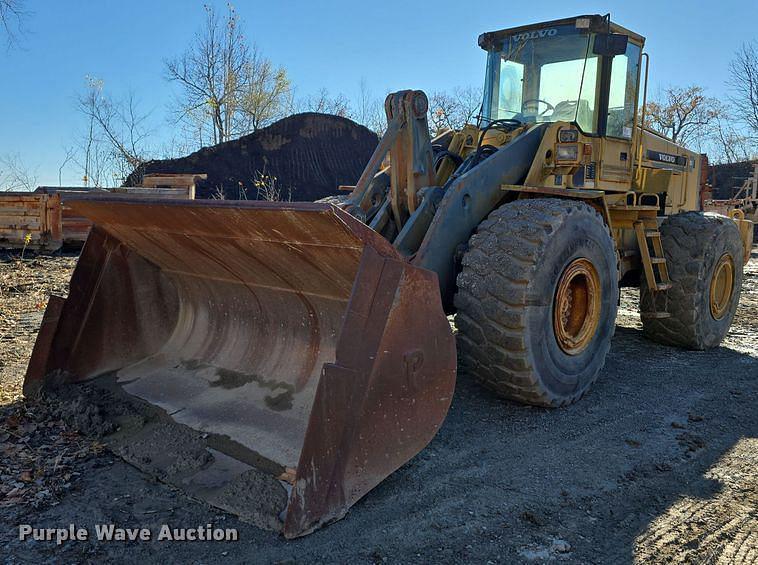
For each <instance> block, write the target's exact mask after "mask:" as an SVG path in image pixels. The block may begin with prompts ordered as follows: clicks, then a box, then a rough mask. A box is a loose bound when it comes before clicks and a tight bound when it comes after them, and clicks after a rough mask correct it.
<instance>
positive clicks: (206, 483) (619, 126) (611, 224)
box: [24, 15, 752, 537]
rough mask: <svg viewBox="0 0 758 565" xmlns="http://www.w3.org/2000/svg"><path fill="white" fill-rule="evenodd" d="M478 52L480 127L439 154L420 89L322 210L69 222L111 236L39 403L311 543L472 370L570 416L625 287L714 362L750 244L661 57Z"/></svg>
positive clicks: (639, 49) (116, 200)
mask: <svg viewBox="0 0 758 565" xmlns="http://www.w3.org/2000/svg"><path fill="white" fill-rule="evenodd" d="M479 45H480V46H481V47H482V49H484V50H485V52H486V56H487V67H486V73H485V87H484V100H483V105H482V110H481V115H480V116H479V118H478V122H477V124H471V125H466V126H465V127H463V128H462V129H460V130H457V131H444V132H439V133H438V134H436V135H435V136H434V137H431V135H430V132H429V126H428V121H427V113H428V109H429V108H428V101H427V98H426V96H425V95H424V93H423V92H421V91H417V90H407V91H401V92H396V93H393V94H390V95H389V96H388V97H387V99H386V103H385V111H386V115H387V120H388V126H387V130H386V133H385V134H384V136H383V137H382V139H381V140H380V142H379V144H378V146H377V148H376V151H375V152H374V154H373V156H372V157H371V159H370V160H369V162H368V164H367V165H366V168H365V171H364V172H363V174H362V176H361V177H360V179H359V180H358V181H357V183H356V185H355V186H354V187H343V188H346V190H347V191H349V192H347V191H346V192H345V194H344V195H343V196H341V197H339V198H335V199H332V200H331V201H329V202H317V203H291V202H247V201H245V202H232V201H197V200H196V201H158V200H153V201H148V200H145V199H140V200H139V201H137V200H133V199H129V198H128V197H118V196H113V197H112V198H109V199H108V200H107V201H105V200H104V199H103V198H98V199H97V200H88V199H87V197H86V196H85V197H82V198H81V199H79V200H78V201H76V202H72V203H71V207H72V208H74V209H76V211H78V212H79V213H81V215H82V216H86V217H87V218H89V219H90V220H92V221H93V223H94V226H95V227H94V228H93V230H92V232H91V235H90V236H89V239H88V240H87V242H86V245H85V247H84V250H83V252H82V254H81V257H80V259H79V262H78V264H77V267H76V269H75V271H74V273H73V276H72V279H71V284H70V292H69V294H68V297H67V298H65V299H63V298H59V297H51V299H50V302H49V304H48V307H47V310H46V312H45V315H44V320H43V324H42V327H41V329H40V332H39V336H38V338H37V342H36V344H35V347H34V351H33V355H32V358H31V361H30V364H29V368H28V372H27V375H26V380H25V389H24V390H25V392H26V394H28V395H31V394H34V393H36V392H38V391H40V390H42V389H45V390H50V391H59V393H60V394H63V393H64V391H70V390H72V389H74V388H76V387H73V386H70V385H73V384H74V383H76V386H77V387H79V388H80V389H81V390H85V389H86V390H89V391H90V392H89V393H88V394H89V396H88V398H90V399H91V401H92V402H93V403H98V402H99V403H101V405H102V406H101V408H102V412H103V413H102V415H103V417H110V418H112V419H113V421H114V422H115V430H116V431H115V432H114V433H113V434H112V435H113V436H114V437H115V436H118V438H120V439H119V441H120V442H121V443H118V442H116V444H117V445H120V446H121V448H118V449H120V451H119V450H118V449H117V452H119V453H121V454H122V455H124V457H125V458H126V459H127V460H129V461H130V462H132V463H133V464H135V465H136V466H138V467H140V468H143V469H146V470H148V471H150V472H155V473H156V474H157V475H158V476H159V477H160V478H161V479H162V480H166V481H168V482H171V483H174V484H176V485H178V486H179V487H180V488H182V489H184V490H185V491H187V492H188V493H189V494H190V495H192V496H195V497H197V498H200V499H202V500H206V501H208V502H210V503H211V504H213V505H215V506H218V507H221V508H225V509H227V510H230V511H232V512H236V513H238V514H239V515H241V516H243V517H244V518H247V519H250V520H252V521H254V522H256V523H258V524H261V525H263V526H265V527H271V528H274V529H278V530H280V531H282V532H283V533H284V535H285V536H287V537H296V536H300V535H304V534H307V533H309V532H311V531H313V530H314V529H316V528H318V527H320V526H322V525H324V524H326V523H328V522H331V521H334V520H336V519H339V518H341V517H343V516H344V515H345V513H346V512H347V510H348V508H349V507H350V506H351V505H353V504H354V503H355V502H356V501H357V500H358V499H359V498H361V497H362V496H363V495H365V494H366V493H367V492H368V491H369V490H371V489H372V488H373V487H375V486H376V485H377V484H378V483H379V482H381V481H382V480H383V479H384V478H386V477H387V476H388V475H390V474H391V473H393V472H394V471H395V470H397V469H398V468H399V467H400V466H401V465H403V464H404V463H405V462H407V461H408V460H409V459H411V458H412V457H413V456H414V455H415V454H416V453H418V452H419V451H420V450H422V449H423V448H424V447H425V446H426V445H427V443H428V442H429V441H430V440H431V439H432V438H433V436H434V435H435V433H436V432H437V431H438V430H439V428H440V426H441V424H442V422H443V420H444V418H445V415H446V413H447V410H448V407H449V405H450V402H451V399H452V396H453V392H454V387H455V379H456V372H457V367H458V366H460V367H461V369H462V372H464V373H466V374H468V375H471V376H472V377H473V378H476V379H478V380H480V381H481V382H482V383H483V384H484V385H485V386H486V387H488V388H489V389H491V390H492V391H494V392H495V394H497V395H500V396H502V397H504V398H509V399H514V400H517V401H520V402H525V403H528V404H533V405H537V406H546V407H558V406H563V405H566V404H569V403H571V402H575V401H576V400H578V399H579V398H580V397H581V396H582V395H583V394H584V393H585V392H586V391H587V389H588V388H589V387H590V385H591V384H592V383H593V382H594V381H595V379H596V378H597V377H598V376H599V375H600V373H601V371H602V368H603V364H604V361H605V357H606V355H607V353H608V350H609V347H610V344H611V337H612V335H613V333H614V326H615V317H616V313H617V309H618V303H619V288H620V287H621V286H624V285H639V287H640V315H641V317H642V324H643V332H644V334H645V335H646V336H647V337H649V338H650V339H652V340H654V341H657V342H661V343H666V344H670V345H674V346H679V347H684V348H689V349H707V348H711V347H716V346H718V345H719V343H720V342H721V341H722V339H723V338H724V336H725V335H726V333H727V330H728V329H729V326H730V324H731V322H732V318H733V316H734V313H735V308H736V307H737V302H738V300H739V295H740V286H741V282H742V272H743V271H742V269H743V264H744V263H745V262H746V261H747V259H748V257H749V254H750V244H751V239H750V238H751V236H752V229H751V226H750V224H749V222H746V221H744V219H742V218H740V217H737V218H728V217H724V216H719V215H711V214H704V213H702V212H700V211H698V208H699V201H700V199H699V190H700V186H699V179H700V167H701V158H700V155H699V154H697V153H694V152H692V151H690V150H688V149H686V148H684V147H681V146H679V145H677V144H676V143H674V142H673V141H671V140H670V139H667V138H666V137H664V136H662V135H659V134H657V133H654V132H652V131H650V130H648V129H646V128H645V127H644V123H645V116H644V102H645V92H646V87H647V67H648V63H649V59H648V57H647V55H646V54H645V53H643V47H644V38H643V37H642V36H640V35H638V34H636V33H634V32H632V31H629V30H627V29H624V28H623V27H620V26H619V25H616V24H615V23H612V22H611V21H610V18H609V17H608V16H599V15H588V16H578V17H574V18H567V19H562V20H556V21H550V22H544V23H540V24H536V25H529V26H523V27H516V28H512V29H504V30H501V31H495V32H491V33H484V34H483V35H481V36H480V37H479ZM640 93H642V94H640ZM449 315H453V316H454V318H451V319H454V325H455V328H456V332H453V330H452V329H451V324H450V321H449V319H448V316H449ZM98 384H99V388H97V387H96V388H94V389H93V388H91V387H93V386H95V385H98ZM87 387H90V388H87ZM92 390H94V391H95V392H94V393H93V392H92ZM129 403H134V405H136V406H139V407H141V408H139V409H137V408H134V409H133V408H128V409H127V408H125V407H124V406H125V405H126V404H129ZM145 407H147V408H149V410H148V409H147V408H145ZM503 409H504V410H507V404H504V405H503ZM134 410H137V412H134ZM140 410H141V411H140ZM135 414H136V416H135ZM109 437H110V436H109ZM114 441H115V440H114ZM262 514H265V516H263V517H262Z"/></svg>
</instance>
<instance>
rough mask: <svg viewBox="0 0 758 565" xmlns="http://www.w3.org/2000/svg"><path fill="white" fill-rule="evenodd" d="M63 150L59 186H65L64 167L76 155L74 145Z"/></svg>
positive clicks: (59, 170)
mask: <svg viewBox="0 0 758 565" xmlns="http://www.w3.org/2000/svg"><path fill="white" fill-rule="evenodd" d="M63 151H64V155H63V161H61V165H60V167H58V186H63V169H65V168H66V165H68V164H69V163H70V162H71V161H73V160H74V158H75V157H76V147H74V146H71V147H64V148H63Z"/></svg>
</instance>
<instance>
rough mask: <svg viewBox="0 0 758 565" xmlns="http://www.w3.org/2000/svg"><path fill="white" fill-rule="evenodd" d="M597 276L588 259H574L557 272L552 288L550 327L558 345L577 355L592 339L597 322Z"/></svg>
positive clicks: (598, 281) (598, 282) (598, 299)
mask: <svg viewBox="0 0 758 565" xmlns="http://www.w3.org/2000/svg"><path fill="white" fill-rule="evenodd" d="M601 303H602V289H601V286H600V277H599V276H598V274H597V270H596V269H595V267H594V265H593V264H592V263H591V262H590V261H589V260H588V259H584V258H581V259H575V260H574V261H572V262H571V263H570V264H569V265H568V267H566V268H565V269H564V271H563V274H561V278H560V280H559V281H558V287H557V288H556V291H555V300H554V303H553V304H554V306H553V331H554V333H555V338H556V340H557V341H558V345H559V346H560V348H561V349H562V350H563V351H564V352H565V353H568V354H569V355H578V354H579V353H581V352H582V351H584V350H585V349H586V348H587V346H588V345H589V344H590V342H591V341H592V338H593V337H594V335H595V330H596V329H597V326H598V323H599V322H600V305H601Z"/></svg>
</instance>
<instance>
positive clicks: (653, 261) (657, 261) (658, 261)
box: [650, 257, 666, 264]
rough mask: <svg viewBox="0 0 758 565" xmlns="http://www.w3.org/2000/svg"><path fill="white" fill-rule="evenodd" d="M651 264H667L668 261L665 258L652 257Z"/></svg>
mask: <svg viewBox="0 0 758 565" xmlns="http://www.w3.org/2000/svg"><path fill="white" fill-rule="evenodd" d="M650 262H651V263H653V264H661V263H665V262H666V259H665V258H663V257H651V258H650Z"/></svg>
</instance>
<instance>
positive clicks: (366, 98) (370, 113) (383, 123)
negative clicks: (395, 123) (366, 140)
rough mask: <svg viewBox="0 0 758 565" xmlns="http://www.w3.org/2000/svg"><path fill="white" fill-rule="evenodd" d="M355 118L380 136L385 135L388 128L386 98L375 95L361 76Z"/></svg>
mask: <svg viewBox="0 0 758 565" xmlns="http://www.w3.org/2000/svg"><path fill="white" fill-rule="evenodd" d="M353 119H354V120H355V121H356V122H358V123H359V124H362V125H364V126H366V127H367V128H368V129H370V130H372V131H373V132H375V133H376V134H377V135H380V136H381V135H383V134H384V132H385V130H386V129H387V116H386V114H385V111H384V99H381V100H380V99H378V98H375V97H374V96H373V94H372V93H371V90H370V89H369V87H368V83H367V82H366V79H365V78H361V82H360V86H359V93H358V104H357V109H356V111H355V113H354V115H353Z"/></svg>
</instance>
